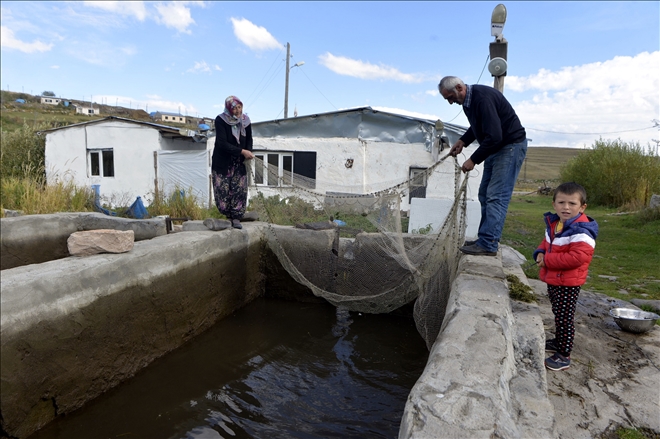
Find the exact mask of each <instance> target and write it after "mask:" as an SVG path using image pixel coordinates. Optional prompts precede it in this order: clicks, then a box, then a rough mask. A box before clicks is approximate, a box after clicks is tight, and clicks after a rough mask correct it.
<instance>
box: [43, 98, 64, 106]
mask: <svg viewBox="0 0 660 439" xmlns="http://www.w3.org/2000/svg"><path fill="white" fill-rule="evenodd" d="M61 101H62V99H60V98H55V97H52V96H42V97H41V103H42V104H48V105H58V104H59V103H60V102H61Z"/></svg>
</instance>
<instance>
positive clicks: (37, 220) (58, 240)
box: [0, 212, 167, 270]
mask: <svg viewBox="0 0 660 439" xmlns="http://www.w3.org/2000/svg"><path fill="white" fill-rule="evenodd" d="M98 229H114V230H123V231H127V230H133V232H134V233H135V241H142V240H145V239H151V238H154V237H156V236H161V235H165V234H167V230H166V229H165V220H164V219H148V220H134V219H128V218H116V217H112V216H107V215H103V214H102V213H95V212H82V213H57V214H49V215H25V216H19V217H12V218H0V248H1V251H0V270H6V269H9V268H14V267H20V266H23V265H29V264H40V263H42V262H47V261H52V260H55V259H61V258H65V257H67V256H69V250H68V249H67V245H66V242H67V239H68V238H69V235H71V234H72V233H73V232H80V231H85V230H98Z"/></svg>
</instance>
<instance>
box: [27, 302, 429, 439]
mask: <svg viewBox="0 0 660 439" xmlns="http://www.w3.org/2000/svg"><path fill="white" fill-rule="evenodd" d="M427 357H428V351H427V350H426V347H425V344H424V342H423V340H422V339H421V337H420V336H419V335H418V334H417V331H416V330H415V325H414V322H413V321H412V319H407V318H403V317H397V316H391V315H368V314H360V313H349V312H347V311H342V310H337V309H335V308H334V307H332V306H330V305H326V304H303V303H297V302H285V301H279V300H273V299H259V300H257V301H255V302H253V303H252V304H250V305H248V306H247V307H246V308H244V309H243V310H240V311H239V312H237V313H236V314H235V315H233V316H230V317H228V318H226V319H224V320H223V321H221V322H220V323H218V324H217V325H216V326H214V327H213V328H212V329H210V330H209V331H207V332H205V333H204V334H202V335H201V336H199V337H197V338H196V339H195V340H193V341H192V342H190V343H189V344H187V345H185V346H183V347H182V348H180V349H178V350H176V351H175V352H173V353H171V354H168V355H167V356H165V357H164V358H161V359H159V360H158V361H156V362H155V363H153V364H152V365H150V366H149V367H148V368H147V369H146V370H144V371H142V372H141V373H140V374H138V375H137V376H136V377H134V378H133V379H132V380H130V381H128V382H127V383H125V384H123V385H121V386H120V387H119V388H117V389H115V390H112V391H110V392H108V393H107V394H106V395H103V396H102V397H100V398H99V399H97V400H96V401H94V402H92V403H91V404H90V405H89V406H87V407H85V408H84V409H82V410H80V411H79V412H76V413H73V414H70V415H69V416H66V417H64V418H62V419H60V420H58V421H56V422H54V423H53V424H51V425H49V426H47V427H46V428H45V429H43V430H42V431H40V432H37V433H35V434H34V435H33V436H31V438H30V439H46V438H49V439H50V438H60V439H64V438H66V439H77V438H80V439H83V438H84V439H88V438H89V439H95V438H121V439H129V438H142V439H150V438H172V439H179V438H185V439H201V438H264V439H266V438H268V439H270V438H333V437H335V438H360V439H364V438H395V437H397V434H398V430H399V424H400V420H401V415H402V413H403V408H404V406H405V402H406V398H407V395H408V393H409V392H410V389H411V388H412V386H413V385H414V383H415V381H416V380H417V378H418V377H419V376H420V374H421V373H422V370H423V369H424V366H425V364H426V360H427Z"/></svg>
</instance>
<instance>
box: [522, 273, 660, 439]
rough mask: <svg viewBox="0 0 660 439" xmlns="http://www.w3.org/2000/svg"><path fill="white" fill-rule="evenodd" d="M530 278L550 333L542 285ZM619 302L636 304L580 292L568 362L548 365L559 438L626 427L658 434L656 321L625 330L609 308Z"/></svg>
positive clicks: (612, 433) (659, 338) (659, 342)
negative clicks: (643, 329)
mask: <svg viewBox="0 0 660 439" xmlns="http://www.w3.org/2000/svg"><path fill="white" fill-rule="evenodd" d="M529 284H530V285H531V286H532V288H534V292H535V293H536V295H537V297H538V298H539V309H540V312H541V317H542V319H543V325H544V329H545V334H546V338H554V315H553V314H552V310H551V308H550V301H549V300H548V296H547V293H546V285H545V284H544V283H543V282H540V281H538V280H534V279H529ZM617 307H627V308H637V307H635V306H634V305H632V304H630V303H628V302H624V301H621V300H617V299H614V298H611V297H608V296H605V295H602V294H598V293H592V292H589V291H585V290H583V291H582V292H581V293H580V298H579V300H578V306H577V310H576V315H575V343H574V348H573V352H572V353H571V367H570V368H569V369H567V370H564V371H560V372H553V371H550V370H548V371H547V382H548V396H549V398H550V401H551V402H552V403H553V404H554V408H555V419H556V429H557V435H558V437H559V438H571V439H581V438H585V439H587V438H605V439H614V438H618V437H619V436H618V435H617V434H616V431H617V429H618V428H619V427H624V428H636V429H638V431H640V432H642V433H643V434H644V435H645V436H646V437H648V438H654V439H655V438H658V439H660V327H659V326H658V325H656V326H655V327H654V328H653V329H652V330H650V331H649V332H647V333H644V334H633V333H628V332H624V331H622V330H621V329H620V328H619V327H618V326H617V325H616V323H615V322H614V319H613V318H612V317H610V316H609V314H608V313H609V311H610V309H612V308H617ZM549 355H550V354H548V356H549Z"/></svg>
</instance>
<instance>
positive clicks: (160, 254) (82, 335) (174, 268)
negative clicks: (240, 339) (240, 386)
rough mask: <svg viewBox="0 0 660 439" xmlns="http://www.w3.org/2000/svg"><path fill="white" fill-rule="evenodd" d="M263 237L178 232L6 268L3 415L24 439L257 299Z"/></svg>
mask: <svg viewBox="0 0 660 439" xmlns="http://www.w3.org/2000/svg"><path fill="white" fill-rule="evenodd" d="M261 236H262V233H261V231H260V229H259V228H247V227H246V228H245V229H244V230H243V231H237V230H234V229H229V230H226V231H223V232H210V231H208V232H195V233H178V234H170V235H165V236H158V237H156V238H154V239H151V240H145V241H140V242H137V243H135V246H134V247H133V250H131V252H129V253H125V254H102V255H96V256H90V257H85V258H77V257H68V258H65V259H60V260H55V261H50V262H45V263H42V264H34V265H28V266H23V267H17V268H13V269H10V270H3V271H2V279H1V284H0V285H1V289H0V291H1V296H0V297H1V326H0V328H1V329H0V339H1V343H2V353H1V357H0V362H1V363H0V364H1V371H0V375H1V376H0V379H1V381H2V389H1V396H0V414H1V416H2V429H3V430H4V434H6V435H9V436H11V437H17V438H24V437H27V436H28V435H29V434H31V433H32V432H34V431H35V430H36V429H38V428H41V427H43V426H44V425H46V424H47V423H48V422H50V421H52V420H53V419H54V418H55V417H56V416H60V415H63V414H66V413H70V412H71V411H73V410H76V409H78V408H80V407H82V406H83V405H84V404H85V403H86V402H88V401H90V400H91V399H93V398H95V397H97V396H98V395H100V394H102V393H103V392H105V391H107V390H109V389H111V388H113V387H115V386H117V385H119V384H120V383H121V382H123V381H125V380H126V379H128V378H130V377H131V376H133V375H134V374H135V373H136V372H138V371H139V370H140V369H142V368H144V367H145V366H147V365H148V364H149V363H151V362H152V361H153V360H154V359H156V358H158V357H160V356H162V355H164V354H165V353H167V352H169V351H171V350H173V349H175V348H177V347H179V346H181V345H182V344H183V343H185V342H186V341H188V340H190V339H191V338H193V337H195V336H196V335H199V334H200V333H202V332H203V331H205V330H206V329H208V328H209V327H211V326H212V325H213V324H215V323H216V322H217V321H219V320H220V319H222V318H223V317H225V316H227V315H229V314H231V313H233V312H234V311H236V310H238V309H239V308H241V307H242V306H244V305H245V304H247V303H249V302H250V301H252V300H253V299H254V298H256V297H258V296H259V295H260V294H262V293H263V290H264V276H263V274H262V272H261V264H260V261H261V255H262V245H261Z"/></svg>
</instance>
